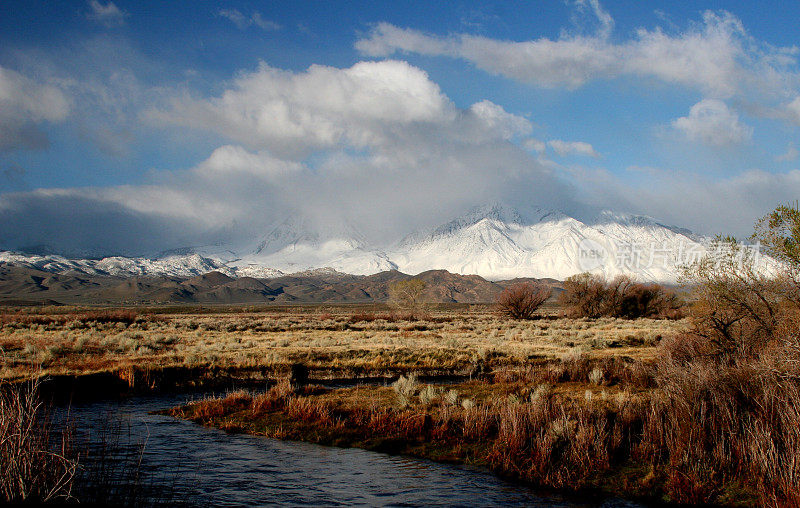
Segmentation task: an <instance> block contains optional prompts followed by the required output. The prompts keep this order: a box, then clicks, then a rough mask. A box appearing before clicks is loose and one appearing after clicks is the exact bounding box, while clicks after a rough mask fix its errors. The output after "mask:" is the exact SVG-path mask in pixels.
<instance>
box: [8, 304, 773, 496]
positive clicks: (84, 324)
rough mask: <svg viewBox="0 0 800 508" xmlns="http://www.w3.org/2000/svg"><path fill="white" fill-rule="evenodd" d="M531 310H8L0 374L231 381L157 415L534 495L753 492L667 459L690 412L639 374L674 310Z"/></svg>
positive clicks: (680, 325)
mask: <svg viewBox="0 0 800 508" xmlns="http://www.w3.org/2000/svg"><path fill="white" fill-rule="evenodd" d="M540 313H541V316H540V317H539V318H537V319H534V320H529V321H520V320H514V319H509V318H506V317H500V316H499V315H498V314H496V312H495V310H494V309H493V308H492V307H491V306H485V305H444V306H433V307H430V308H428V309H426V310H424V311H419V310H418V311H416V312H401V311H397V310H394V309H391V308H389V307H386V306H381V305H361V306H294V307H248V308H245V307H224V308H223V307H219V308H212V309H208V308H205V309H204V308H192V307H174V308H162V309H158V308H125V309H96V308H95V309H91V308H67V307H52V308H37V309H18V310H15V311H7V312H5V313H3V314H1V315H0V348H2V349H1V350H0V351H2V364H1V365H0V378H2V380H4V381H6V382H18V381H22V380H25V379H29V378H30V376H31V375H36V376H42V377H46V378H48V379H49V380H50V381H49V387H50V389H54V390H55V391H67V390H77V391H78V392H81V393H79V394H78V395H83V396H87V395H89V396H91V395H97V396H102V395H108V393H107V392H108V391H109V390H111V391H115V392H116V393H117V394H119V393H131V392H134V391H159V390H168V389H173V388H184V389H185V388H193V387H215V388H226V387H230V386H248V387H250V388H255V389H254V390H253V391H235V392H230V393H229V394H228V395H227V396H223V397H220V398H211V399H205V400H201V401H198V402H195V403H192V404H189V405H187V406H183V407H178V408H174V409H173V410H171V412H170V414H172V415H173V416H176V417H181V418H188V419H191V420H194V421H197V422H199V423H203V424H206V425H212V426H215V427H219V428H222V429H225V430H228V431H233V432H247V433H252V434H258V435H266V436H270V437H274V438H279V439H292V440H303V441H310V442H315V443H320V444H326V445H334V446H346V447H361V448H366V449H370V450H377V451H383V452H389V453H399V454H407V455H413V456H418V457H425V458H429V459H433V460H438V461H445V462H455V463H468V464H475V465H480V466H485V467H488V468H490V469H492V470H494V471H496V472H498V473H499V474H502V475H504V476H508V477H511V478H516V479H518V480H520V481H523V482H526V483H530V484H533V485H537V486H540V487H545V488H548V489H552V488H555V489H561V490H566V491H586V490H588V491H601V492H604V493H607V494H610V495H624V496H628V497H634V498H642V499H645V500H648V501H658V502H686V503H692V504H693V503H699V504H703V503H712V504H723V505H748V504H752V503H756V502H758V499H759V495H758V487H757V486H755V485H750V484H748V483H747V482H746V481H744V482H742V481H739V480H738V479H736V478H738V477H737V476H731V477H730V478H727V479H721V478H720V477H719V476H718V475H717V473H715V472H714V471H711V470H709V471H705V470H697V471H695V470H692V469H687V468H685V467H683V466H681V465H679V464H675V463H673V462H672V458H671V457H673V456H674V453H675V452H674V450H673V449H672V448H670V446H672V447H673V448H674V446H677V447H678V448H681V449H682V447H683V446H684V445H682V444H680V442H679V440H676V438H675V437H674V436H679V435H680V436H682V435H684V434H683V433H680V434H676V432H678V430H676V429H677V428H676V427H675V425H676V424H680V425H683V424H687V425H691V424H692V422H697V421H698V420H696V419H693V418H686V417H679V418H676V419H670V418H671V417H670V418H661V415H667V414H675V409H674V408H672V407H671V406H670V404H672V402H671V399H670V398H668V397H667V398H665V397H664V394H663V393H661V392H660V388H659V387H658V386H657V377H656V370H657V368H656V366H657V364H658V363H659V362H658V360H659V355H660V354H662V349H661V348H660V346H659V345H660V344H661V343H662V342H663V341H664V339H668V338H671V337H674V336H676V335H678V334H680V333H681V332H682V331H684V330H685V329H687V327H688V326H689V323H688V321H687V320H679V321H669V320H654V319H637V320H623V319H616V318H599V319H571V318H565V317H562V313H561V311H560V309H558V308H556V307H550V308H547V307H545V308H543V309H540ZM82 380H83V381H82ZM330 381H334V382H333V383H331V382H330ZM248 383H249V384H248ZM670 412H671V413H670ZM660 418H661V419H660ZM681 422H682V423H681ZM680 432H683V431H682V430H681V431H680ZM667 435H669V436H673V437H670V440H669V441H667V440H666V437H665V436H667ZM669 443H678V444H676V445H674V446H673V444H669ZM668 444H669V445H668ZM731 478H733V479H731Z"/></svg>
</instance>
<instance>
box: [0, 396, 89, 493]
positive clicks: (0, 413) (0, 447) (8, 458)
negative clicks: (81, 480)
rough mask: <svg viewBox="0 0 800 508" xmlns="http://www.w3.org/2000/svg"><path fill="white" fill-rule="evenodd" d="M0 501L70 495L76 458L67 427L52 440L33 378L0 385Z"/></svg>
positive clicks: (47, 419)
mask: <svg viewBox="0 0 800 508" xmlns="http://www.w3.org/2000/svg"><path fill="white" fill-rule="evenodd" d="M0 390H2V393H0V501H4V502H7V503H23V502H24V503H32V504H35V503H46V502H53V501H58V500H60V501H62V502H63V501H65V500H69V499H72V487H73V483H74V481H75V477H76V473H77V471H78V460H77V458H76V457H75V456H74V454H73V453H72V451H71V446H70V445H71V443H70V439H69V438H70V433H69V432H63V433H61V434H60V436H59V437H60V439H59V441H58V442H55V443H54V442H52V441H51V431H50V419H49V417H48V415H47V414H45V408H44V406H43V405H42V403H41V401H40V400H39V395H38V382H37V381H35V380H34V381H32V382H30V383H28V384H27V385H26V386H24V387H10V386H0Z"/></svg>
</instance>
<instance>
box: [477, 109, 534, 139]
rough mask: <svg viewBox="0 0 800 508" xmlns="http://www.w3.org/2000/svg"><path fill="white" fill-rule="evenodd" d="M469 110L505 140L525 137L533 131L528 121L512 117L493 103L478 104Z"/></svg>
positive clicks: (515, 116)
mask: <svg viewBox="0 0 800 508" xmlns="http://www.w3.org/2000/svg"><path fill="white" fill-rule="evenodd" d="M469 110H470V112H471V113H472V114H474V115H475V116H477V117H478V118H480V119H481V120H483V121H484V122H485V123H486V127H487V128H489V129H490V130H494V131H496V132H498V133H499V134H500V136H502V137H503V139H511V138H513V137H515V136H524V135H526V134H530V132H531V130H533V126H532V125H531V123H530V122H529V121H528V120H527V119H525V118H523V117H521V116H517V115H512V114H511V113H508V112H507V111H506V110H504V109H503V108H502V107H501V106H498V105H497V104H495V103H493V102H491V101H487V100H482V101H480V102H476V103H475V104H473V105H472V106H471V107H470V108H469Z"/></svg>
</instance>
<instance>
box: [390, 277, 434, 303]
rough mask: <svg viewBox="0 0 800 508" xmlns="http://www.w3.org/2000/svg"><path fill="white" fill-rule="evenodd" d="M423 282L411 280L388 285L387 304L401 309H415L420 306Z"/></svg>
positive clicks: (415, 279)
mask: <svg viewBox="0 0 800 508" xmlns="http://www.w3.org/2000/svg"><path fill="white" fill-rule="evenodd" d="M424 290H425V281H424V280H422V279H417V278H411V279H405V280H399V281H397V282H393V283H392V284H390V285H389V302H390V303H391V304H392V305H395V306H397V307H400V308H401V309H416V308H419V306H420V305H421V304H422V292H423V291H424Z"/></svg>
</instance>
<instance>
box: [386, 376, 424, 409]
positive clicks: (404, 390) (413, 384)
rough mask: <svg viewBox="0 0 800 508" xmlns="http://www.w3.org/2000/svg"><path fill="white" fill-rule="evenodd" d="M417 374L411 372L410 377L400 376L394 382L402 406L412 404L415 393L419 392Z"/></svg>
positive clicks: (393, 386)
mask: <svg viewBox="0 0 800 508" xmlns="http://www.w3.org/2000/svg"><path fill="white" fill-rule="evenodd" d="M417 384H418V383H417V376H416V374H411V375H409V376H408V377H406V376H400V378H399V379H398V380H397V381H395V382H394V383H392V388H393V389H394V391H395V392H396V393H397V395H398V398H399V399H400V405H401V406H402V407H405V406H408V405H409V404H411V400H412V399H413V397H414V394H415V393H417Z"/></svg>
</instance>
